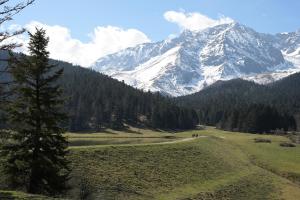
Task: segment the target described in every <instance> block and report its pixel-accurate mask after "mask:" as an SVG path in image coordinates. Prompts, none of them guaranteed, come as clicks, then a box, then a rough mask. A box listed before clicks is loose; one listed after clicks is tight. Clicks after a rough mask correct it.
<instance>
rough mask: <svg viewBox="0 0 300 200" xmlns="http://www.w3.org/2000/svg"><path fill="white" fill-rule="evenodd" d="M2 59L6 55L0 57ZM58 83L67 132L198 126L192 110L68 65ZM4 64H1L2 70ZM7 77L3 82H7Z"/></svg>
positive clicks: (63, 63) (61, 64)
mask: <svg viewBox="0 0 300 200" xmlns="http://www.w3.org/2000/svg"><path fill="white" fill-rule="evenodd" d="M2 56H5V53H2ZM51 62H52V64H55V65H57V66H58V67H60V68H63V70H64V73H63V75H62V77H61V78H60V79H59V83H60V84H61V86H62V88H63V91H64V96H65V98H66V104H65V110H66V113H67V114H68V116H69V121H68V123H67V124H65V126H66V128H67V129H68V130H70V131H84V130H90V131H98V130H100V129H102V128H113V129H121V128H124V124H128V125H133V126H146V127H150V128H158V129H190V128H194V127H195V125H196V124H197V123H198V116H197V114H196V112H195V111H194V110H193V109H190V108H185V107H179V106H178V105H176V104H175V102H174V100H173V99H171V98H168V97H164V96H162V95H160V94H158V93H151V92H143V91H141V90H138V89H135V88H132V87H130V86H128V85H126V84H125V83H123V82H120V81H117V80H114V79H112V78H110V77H108V76H106V75H103V74H100V73H98V72H95V71H92V70H89V69H86V68H82V67H80V66H74V65H72V64H70V63H67V62H62V61H54V60H52V61H51ZM3 66H5V63H2V67H3ZM8 76H9V75H8V74H7V75H6V79H9V78H8Z"/></svg>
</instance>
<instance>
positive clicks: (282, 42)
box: [91, 22, 300, 96]
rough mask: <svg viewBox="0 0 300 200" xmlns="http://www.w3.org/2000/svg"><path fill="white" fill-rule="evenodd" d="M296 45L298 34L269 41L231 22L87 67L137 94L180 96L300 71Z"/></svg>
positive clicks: (147, 46)
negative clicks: (140, 91)
mask: <svg viewBox="0 0 300 200" xmlns="http://www.w3.org/2000/svg"><path fill="white" fill-rule="evenodd" d="M295 42H297V43H298V46H297V45H295ZM299 46H300V36H299V32H296V33H291V34H278V35H276V36H273V35H267V34H261V33H257V32H256V31H254V30H253V29H251V28H248V27H246V26H244V25H241V24H239V23H236V22H233V23H229V24H222V25H218V26H215V27H211V28H207V29H205V30H202V31H198V32H192V31H184V32H183V33H182V34H181V35H179V36H178V37H176V38H173V39H168V40H164V41H161V42H157V43H147V44H141V45H138V46H136V47H133V48H127V49H125V50H122V51H120V52H117V53H115V54H111V55H108V56H105V57H102V58H100V59H99V60H98V61H97V62H96V63H95V64H93V66H91V68H92V69H94V70H96V71H99V72H102V73H105V74H107V75H109V76H112V77H113V78H116V79H118V80H122V81H125V82H126V83H127V84H129V85H132V86H134V87H137V88H140V89H144V90H151V91H159V92H162V93H165V94H168V95H171V96H180V95H186V94H191V93H193V92H197V91H199V90H201V89H202V88H203V87H205V86H207V85H210V84H212V83H214V82H216V81H218V80H228V79H232V78H238V77H239V78H245V79H249V80H255V81H257V82H261V83H267V82H271V81H274V80H277V79H280V78H282V77H285V76H287V75H289V74H291V73H294V72H295V71H300V68H297V67H296V66H299V67H300V62H299V61H300V59H299V60H298V58H297V56H299V50H300V48H299ZM298 62H299V63H298ZM298 64H299V65H298Z"/></svg>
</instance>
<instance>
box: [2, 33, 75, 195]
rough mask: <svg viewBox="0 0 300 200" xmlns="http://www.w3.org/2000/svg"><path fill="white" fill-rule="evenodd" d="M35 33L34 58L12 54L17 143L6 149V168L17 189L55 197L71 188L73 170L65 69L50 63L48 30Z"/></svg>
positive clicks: (12, 110) (32, 40)
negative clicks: (61, 83)
mask: <svg viewBox="0 0 300 200" xmlns="http://www.w3.org/2000/svg"><path fill="white" fill-rule="evenodd" d="M29 35H30V42H29V52H30V55H29V56H21V57H13V56H12V58H11V60H10V63H9V69H10V73H11V74H12V77H13V80H14V88H13V92H14V99H13V100H12V102H11V104H10V107H9V110H8V113H9V120H10V124H11V129H12V130H13V134H12V135H11V137H12V141H13V142H12V143H10V144H9V145H6V146H4V148H3V152H4V154H5V155H6V159H7V161H6V166H5V170H6V172H7V174H8V180H9V181H10V182H11V184H12V186H14V187H20V186H23V187H24V186H25V189H26V190H27V191H28V192H30V193H45V194H50V195H55V194H57V193H60V192H62V191H63V190H64V189H65V186H66V181H67V179H68V175H69V171H70V170H69V168H68V162H67V160H66V158H65V156H66V154H67V149H66V148H67V142H66V140H65V138H64V137H63V135H62V134H63V132H64V129H63V128H62V127H61V124H62V123H63V122H64V120H65V118H66V116H65V114H64V113H63V112H62V108H63V103H64V101H63V98H62V90H61V89H60V86H59V85H58V84H57V83H56V81H57V79H59V77H60V76H61V75H62V73H63V70H62V69H56V66H55V65H51V64H49V59H48V57H49V52H48V51H47V50H46V48H47V45H48V42H49V38H48V37H46V34H45V31H44V30H43V29H36V32H35V34H31V33H29Z"/></svg>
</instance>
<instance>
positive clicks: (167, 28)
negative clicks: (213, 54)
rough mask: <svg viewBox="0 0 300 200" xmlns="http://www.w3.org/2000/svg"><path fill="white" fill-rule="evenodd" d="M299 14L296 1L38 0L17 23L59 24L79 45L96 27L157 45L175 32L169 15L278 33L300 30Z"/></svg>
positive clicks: (297, 0) (299, 7)
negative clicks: (224, 20) (131, 33)
mask: <svg viewBox="0 0 300 200" xmlns="http://www.w3.org/2000/svg"><path fill="white" fill-rule="evenodd" d="M83 2H84V3H83ZM299 9H300V1H299V0H105V1H104V0H85V1H79V0H36V2H35V5H33V6H31V7H30V8H27V9H26V10H24V11H23V13H22V14H20V15H18V16H17V17H15V22H16V23H18V24H26V23H28V22H29V21H31V20H37V21H40V22H42V23H46V24H49V25H62V26H65V27H68V28H69V29H70V30H71V32H72V35H73V36H74V37H76V38H79V39H81V40H83V41H84V40H87V39H88V38H87V34H88V33H89V32H91V30H92V29H93V28H94V27H96V26H107V25H113V26H118V27H123V28H136V29H138V30H141V31H142V32H144V33H145V34H147V35H148V36H149V38H151V40H154V41H157V40H162V39H164V38H166V37H167V36H168V35H169V34H171V33H176V32H178V27H177V26H176V25H175V24H172V23H169V22H167V21H166V20H165V19H164V17H163V14H164V12H166V11H168V10H174V11H180V10H185V11H186V12H200V13H202V14H205V15H207V16H209V17H211V18H217V17H218V16H219V15H224V16H227V17H230V18H232V19H234V20H236V21H239V22H240V23H242V24H245V25H247V26H250V27H252V28H254V29H255V30H257V31H260V32H266V33H277V32H284V31H295V30H297V29H299V28H300V12H299Z"/></svg>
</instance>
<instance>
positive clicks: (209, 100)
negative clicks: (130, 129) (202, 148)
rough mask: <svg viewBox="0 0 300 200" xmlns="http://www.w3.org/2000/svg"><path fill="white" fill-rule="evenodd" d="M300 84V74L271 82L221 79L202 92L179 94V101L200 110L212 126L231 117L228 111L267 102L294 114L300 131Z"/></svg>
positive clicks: (285, 113) (201, 117) (279, 110)
mask: <svg viewBox="0 0 300 200" xmlns="http://www.w3.org/2000/svg"><path fill="white" fill-rule="evenodd" d="M299 85H300V73H295V74H293V75H290V76H288V77H286V78H283V79H281V80H279V81H276V82H274V83H271V84H267V85H259V84H257V83H254V82H252V81H247V80H242V79H233V80H229V81H218V82H216V83H214V84H212V85H211V86H209V87H207V88H205V89H203V90H201V91H200V92H197V93H194V94H191V95H187V96H182V97H178V98H177V102H178V104H180V105H182V106H183V105H184V106H190V107H191V108H193V109H196V110H197V111H198V114H199V117H200V122H201V123H204V124H209V125H217V124H218V123H220V122H222V120H228V119H230V116H229V114H228V113H230V114H231V113H232V112H236V113H239V112H242V111H243V110H247V108H249V107H252V106H253V105H265V106H269V107H272V108H275V109H276V110H277V112H279V113H280V114H282V115H286V116H288V115H290V116H293V118H294V120H295V121H296V123H297V126H298V129H299V130H300V90H299ZM257 113H258V111H256V114H257ZM287 118H288V117H286V119H287Z"/></svg>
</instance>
